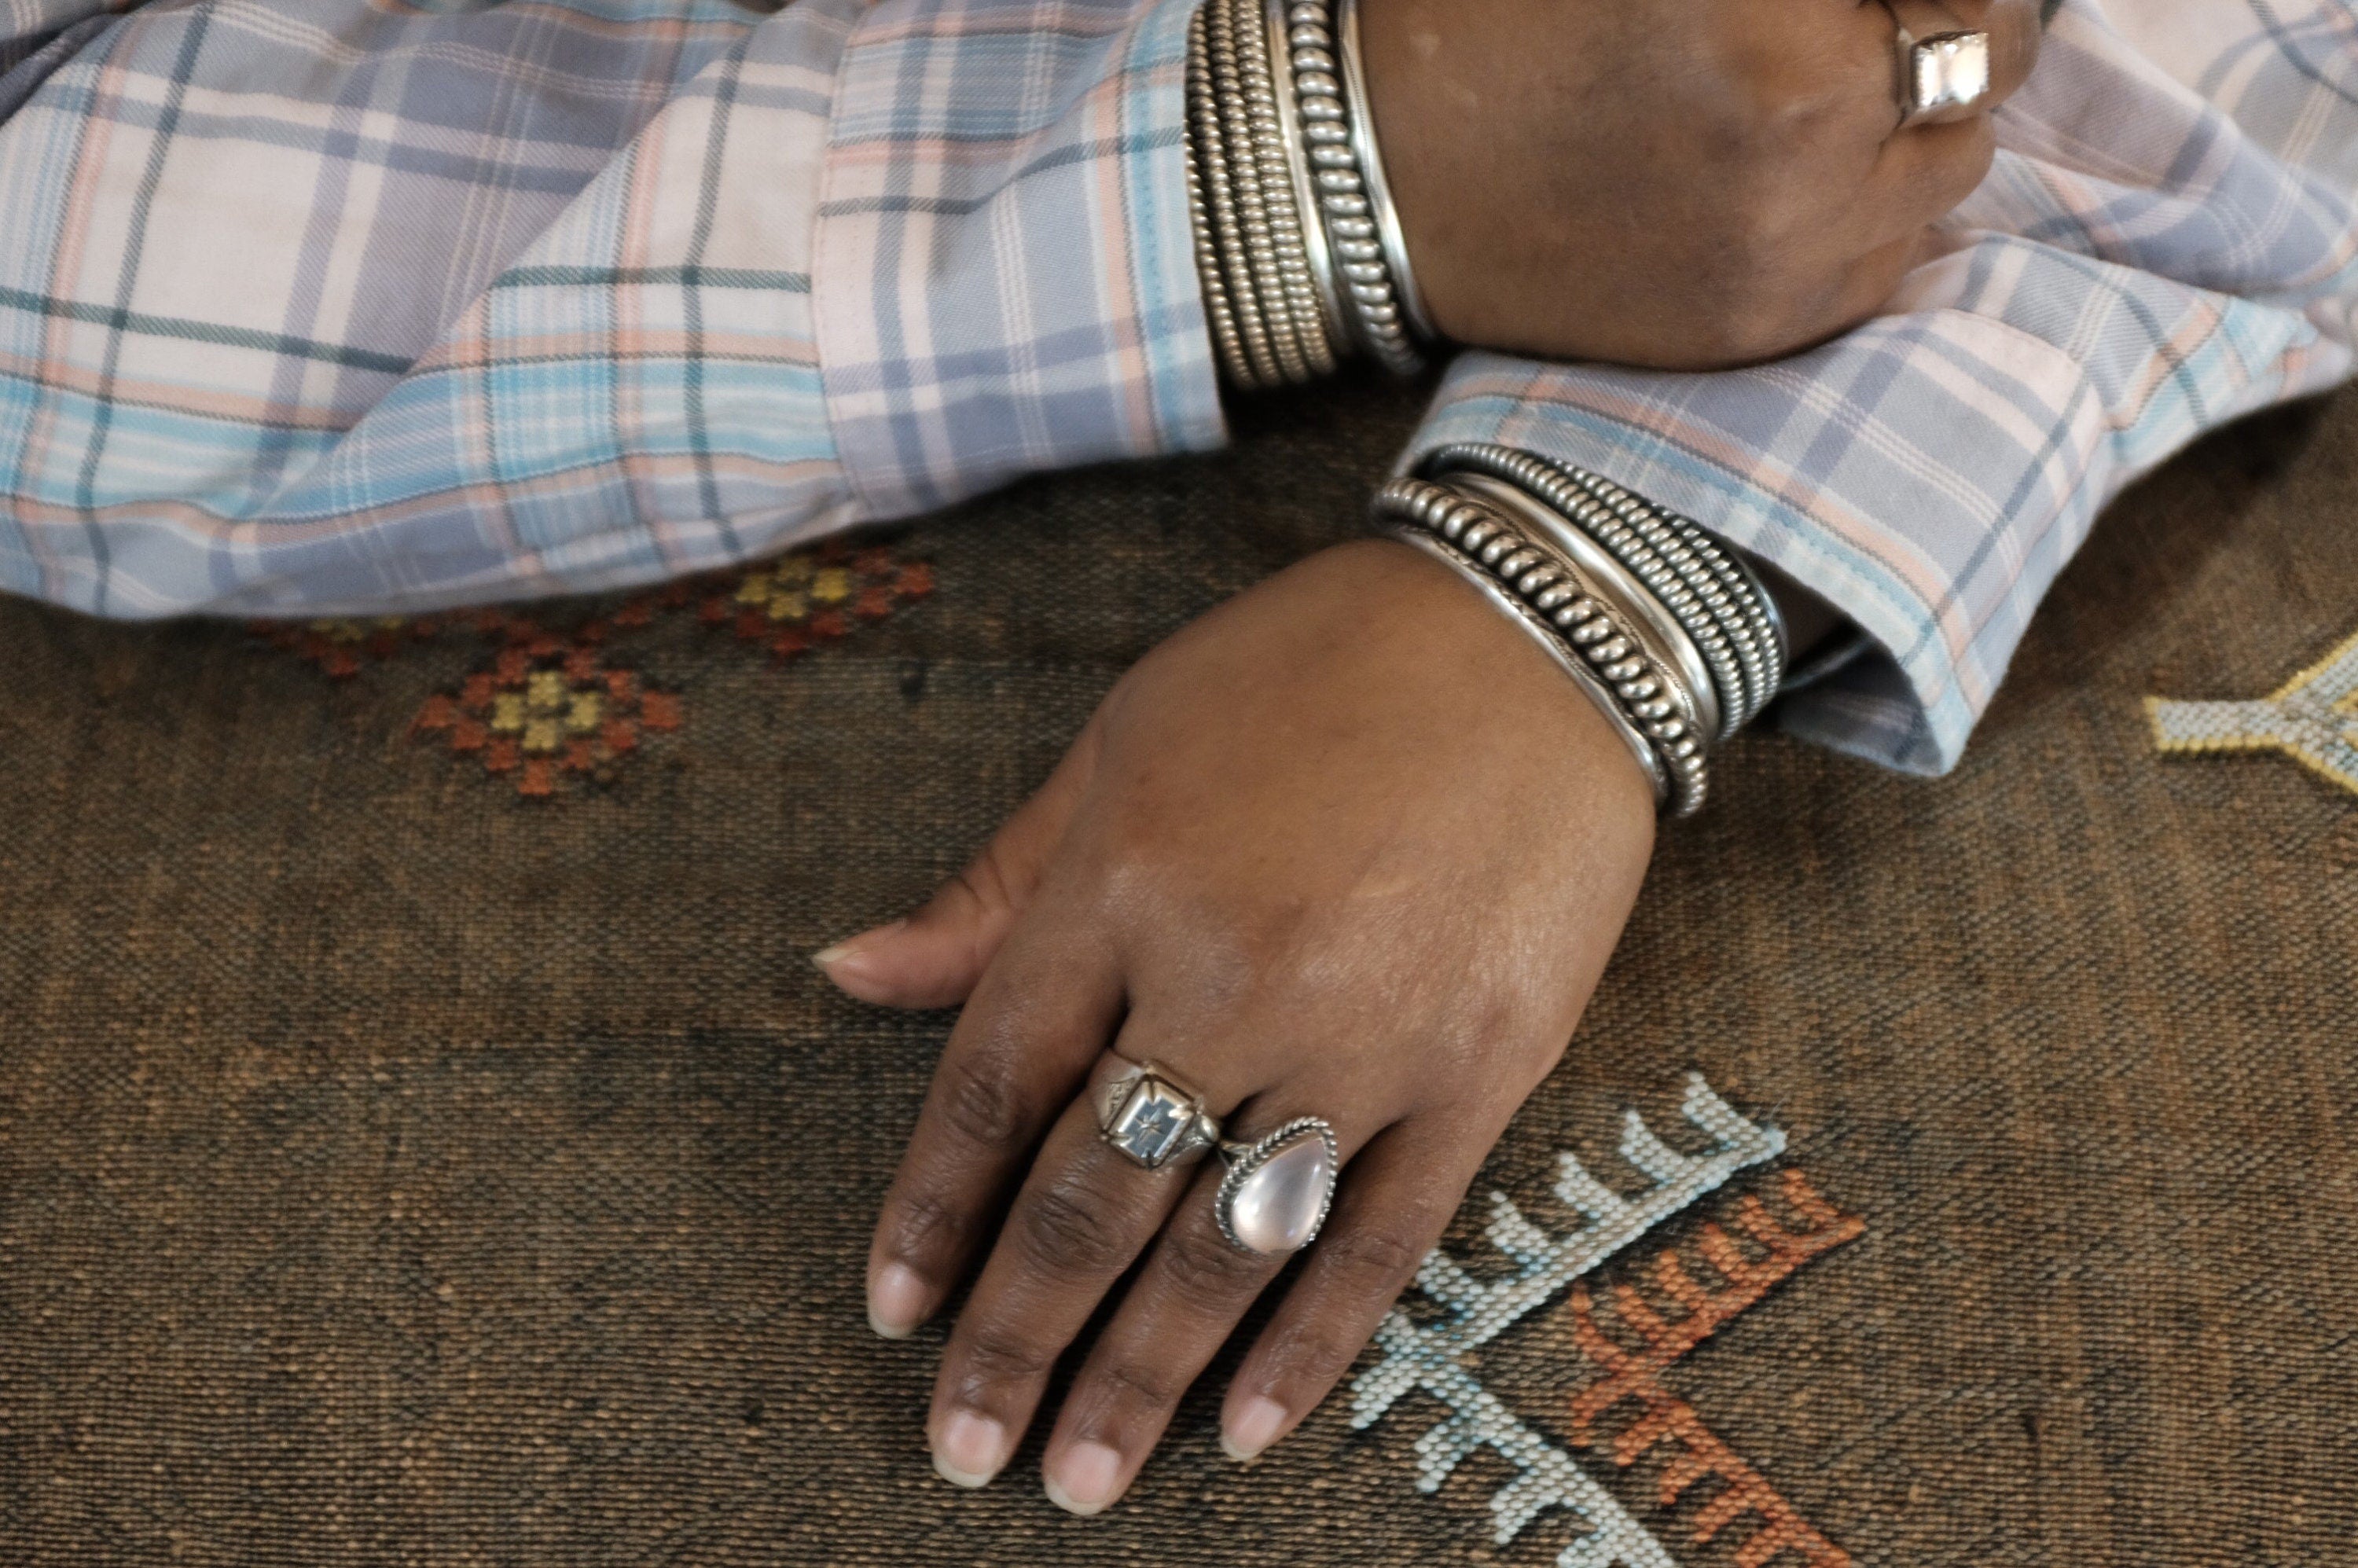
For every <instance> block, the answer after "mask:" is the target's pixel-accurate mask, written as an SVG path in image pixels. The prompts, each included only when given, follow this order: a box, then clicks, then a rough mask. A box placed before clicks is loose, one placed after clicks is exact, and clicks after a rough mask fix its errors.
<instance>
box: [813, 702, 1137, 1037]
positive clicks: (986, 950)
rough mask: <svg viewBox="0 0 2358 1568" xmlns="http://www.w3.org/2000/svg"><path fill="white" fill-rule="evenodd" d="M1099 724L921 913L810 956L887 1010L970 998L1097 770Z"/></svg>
mask: <svg viewBox="0 0 2358 1568" xmlns="http://www.w3.org/2000/svg"><path fill="white" fill-rule="evenodd" d="M1097 753H1098V726H1097V725H1096V724H1095V723H1094V722H1093V723H1091V724H1090V725H1089V726H1088V727H1087V728H1086V729H1084V730H1082V731H1081V734H1080V737H1079V738H1078V739H1077V740H1076V741H1074V742H1073V746H1072V749H1071V750H1070V751H1068V752H1065V757H1064V760H1063V761H1062V762H1059V763H1057V765H1056V771H1055V773H1051V774H1050V775H1049V776H1048V782H1047V783H1046V784H1043V785H1041V786H1040V790H1039V792H1038V793H1037V794H1035V795H1033V796H1032V798H1031V799H1030V800H1027V801H1025V802H1024V803H1023V805H1022V806H1021V807H1019V808H1018V809H1017V810H1016V813H1015V815H1014V816H1011V817H1009V818H1008V819H1007V821H1006V823H1005V825H1003V826H1002V827H1001V828H1000V830H999V831H998V833H997V834H996V835H994V836H993V837H992V838H991V840H990V844H988V845H987V846H985V847H984V849H983V851H982V853H981V854H979V855H978V856H976V857H975V859H974V861H973V863H972V864H970V865H968V867H967V868H966V870H964V871H960V872H959V873H958V874H957V876H955V877H952V878H951V879H950V880H949V881H947V882H946V883H945V884H944V885H943V887H942V889H941V891H939V892H936V893H935V894H934V896H933V897H932V898H931V899H929V900H927V901H926V903H925V906H924V907H923V908H921V909H919V910H918V911H917V912H916V913H915V914H910V915H907V916H904V917H903V918H902V919H899V920H895V921H893V922H892V923H891V924H889V925H880V926H878V927H876V928H875V929H874V930H872V931H864V932H861V933H860V935H857V936H853V937H850V938H849V939H847V940H845V941H842V942H838V943H837V944H835V945H834V946H831V947H827V948H825V949H823V950H821V951H819V952H817V953H814V954H812V955H811V962H812V963H814V964H817V966H818V968H819V971H820V972H821V973H822V974H824V975H826V976H827V979H830V980H832V981H834V982H835V984H836V985H837V986H838V987H840V988H841V989H843V990H845V991H846V992H848V993H849V994H850V995H852V996H855V997H858V998H859V999H860V1000H862V1001H872V1002H879V1003H882V1004H883V1005H884V1006H887V1007H953V1006H956V1005H957V1003H959V1002H962V1001H964V1000H966V999H967V997H968V995H969V994H970V993H971V992H972V991H973V989H974V988H975V985H976V983H977V982H978V981H979V980H980V979H981V978H982V974H983V971H984V970H986V969H988V968H990V960H991V957H992V956H993V955H995V954H996V953H997V952H998V951H999V948H1000V945H1001V943H1002V942H1004V941H1005V940H1006V938H1007V934H1008V933H1009V932H1010V931H1011V930H1012V929H1013V928H1014V925H1015V922H1016V920H1017V919H1018V917H1020V916H1021V915H1022V913H1023V911H1024V909H1025V908H1026V907H1028V906H1029V905H1030V903H1031V902H1032V900H1033V896H1034V895H1035V893H1036V892H1038V890H1039V886H1040V879H1041V876H1042V875H1043V873H1044V871H1045V869H1046V867H1047V864H1048V861H1049V860H1050V858H1051V857H1052V856H1053V855H1054V854H1055V849H1056V846H1057V845H1058V844H1059V843H1061V842H1062V841H1063V839H1064V837H1065V827H1066V826H1067V825H1068V824H1069V823H1070V822H1071V821H1072V819H1073V813H1074V811H1075V810H1076V808H1077V807H1078V806H1079V804H1080V801H1081V797H1082V796H1083V795H1085V794H1086V793H1087V789H1088V784H1089V779H1090V777H1091V776H1092V775H1093V774H1094V773H1095V772H1096V767H1097Z"/></svg>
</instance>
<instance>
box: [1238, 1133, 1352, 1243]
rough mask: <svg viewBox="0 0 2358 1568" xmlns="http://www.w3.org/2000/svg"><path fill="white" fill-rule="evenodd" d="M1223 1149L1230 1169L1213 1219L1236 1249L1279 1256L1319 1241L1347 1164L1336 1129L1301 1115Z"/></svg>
mask: <svg viewBox="0 0 2358 1568" xmlns="http://www.w3.org/2000/svg"><path fill="white" fill-rule="evenodd" d="M1219 1147H1220V1158H1221V1159H1222V1160H1223V1161H1224V1162H1227V1164H1228V1174H1227V1175H1225V1176H1223V1177H1222V1178H1221V1179H1220V1190H1219V1192H1218V1194H1217V1195H1216V1196H1215V1197H1214V1198H1213V1200H1212V1215H1213V1217H1214V1218H1216V1219H1217V1220H1218V1221H1219V1226H1220V1234H1221V1235H1223V1236H1225V1237H1227V1238H1228V1244H1229V1245H1230V1246H1232V1247H1235V1248H1238V1249H1240V1250H1243V1251H1246V1252H1258V1253H1260V1254H1262V1255H1264V1256H1274V1255H1277V1254H1282V1253H1286V1252H1298V1251H1300V1250H1301V1249H1303V1248H1304V1247H1307V1246H1309V1245H1310V1243H1311V1242H1312V1241H1314V1240H1315V1239H1316V1238H1317V1236H1318V1227H1320V1226H1322V1225H1324V1224H1325V1223H1326V1211H1327V1210H1328V1209H1329V1208H1331V1207H1333V1206H1334V1203H1335V1178H1336V1173H1337V1172H1339V1171H1340V1170H1341V1169H1342V1166H1343V1160H1342V1155H1341V1152H1340V1151H1339V1150H1338V1149H1337V1148H1336V1142H1335V1129H1334V1128H1333V1127H1331V1126H1329V1125H1328V1124H1327V1123H1326V1122H1325V1121H1324V1120H1322V1119H1319V1118H1317V1117H1314V1116H1303V1117H1297V1118H1295V1119H1293V1120H1292V1121H1289V1122H1287V1123H1286V1124H1285V1125H1284V1126H1282V1127H1281V1128H1279V1129H1277V1130H1275V1131H1273V1132H1271V1133H1269V1134H1268V1135H1267V1136H1265V1137H1263V1138H1261V1139H1260V1140H1258V1141H1254V1142H1251V1143H1229V1142H1223V1143H1221V1144H1220V1146H1219Z"/></svg>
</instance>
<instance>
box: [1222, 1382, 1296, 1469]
mask: <svg viewBox="0 0 2358 1568" xmlns="http://www.w3.org/2000/svg"><path fill="white" fill-rule="evenodd" d="M1284 1430H1285V1407H1284V1406H1283V1405H1282V1404H1279V1403H1278V1402H1277V1401H1276V1400H1272V1399H1271V1398H1270V1397H1269V1396H1268V1395H1266V1394H1255V1395H1254V1396H1253V1397H1252V1398H1250V1399H1249V1400H1246V1401H1245V1402H1244V1405H1243V1407H1242V1408H1241V1409H1239V1410H1238V1411H1237V1415H1236V1419H1235V1420H1234V1421H1230V1422H1224V1423H1223V1424H1222V1425H1221V1427H1220V1447H1221V1450H1222V1451H1223V1452H1225V1453H1226V1454H1228V1457H1229V1458H1231V1459H1236V1460H1240V1461H1241V1460H1246V1459H1253V1458H1258V1457H1259V1456H1260V1452H1261V1450H1263V1449H1265V1448H1267V1447H1268V1446H1269V1445H1270V1444H1272V1443H1275V1442H1276V1441H1277V1434H1278V1433H1281V1432H1282V1431H1284Z"/></svg>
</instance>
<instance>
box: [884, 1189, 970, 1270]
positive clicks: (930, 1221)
mask: <svg viewBox="0 0 2358 1568" xmlns="http://www.w3.org/2000/svg"><path fill="white" fill-rule="evenodd" d="M970 1227H971V1221H970V1220H969V1218H968V1214H967V1211H966V1210H965V1209H964V1208H962V1207H960V1206H958V1205H957V1204H955V1203H952V1202H951V1201H950V1200H949V1199H948V1198H946V1197H945V1196H943V1195H941V1194H939V1193H931V1192H918V1193H909V1194H905V1195H903V1196H902V1197H900V1198H899V1199H898V1200H896V1201H895V1203H894V1204H893V1207H892V1225H891V1227H890V1229H891V1233H892V1242H893V1244H892V1249H891V1250H892V1253H893V1254H894V1256H896V1257H898V1258H900V1259H901V1260H903V1261H904V1262H909V1261H914V1260H916V1259H918V1258H919V1257H921V1256H923V1255H925V1254H928V1253H931V1252H934V1251H936V1250H937V1249H941V1248H943V1247H945V1246H955V1245H956V1244H957V1242H959V1241H960V1240H962V1239H964V1238H965V1237H966V1234H967V1232H968V1229H969V1228H970Z"/></svg>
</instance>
